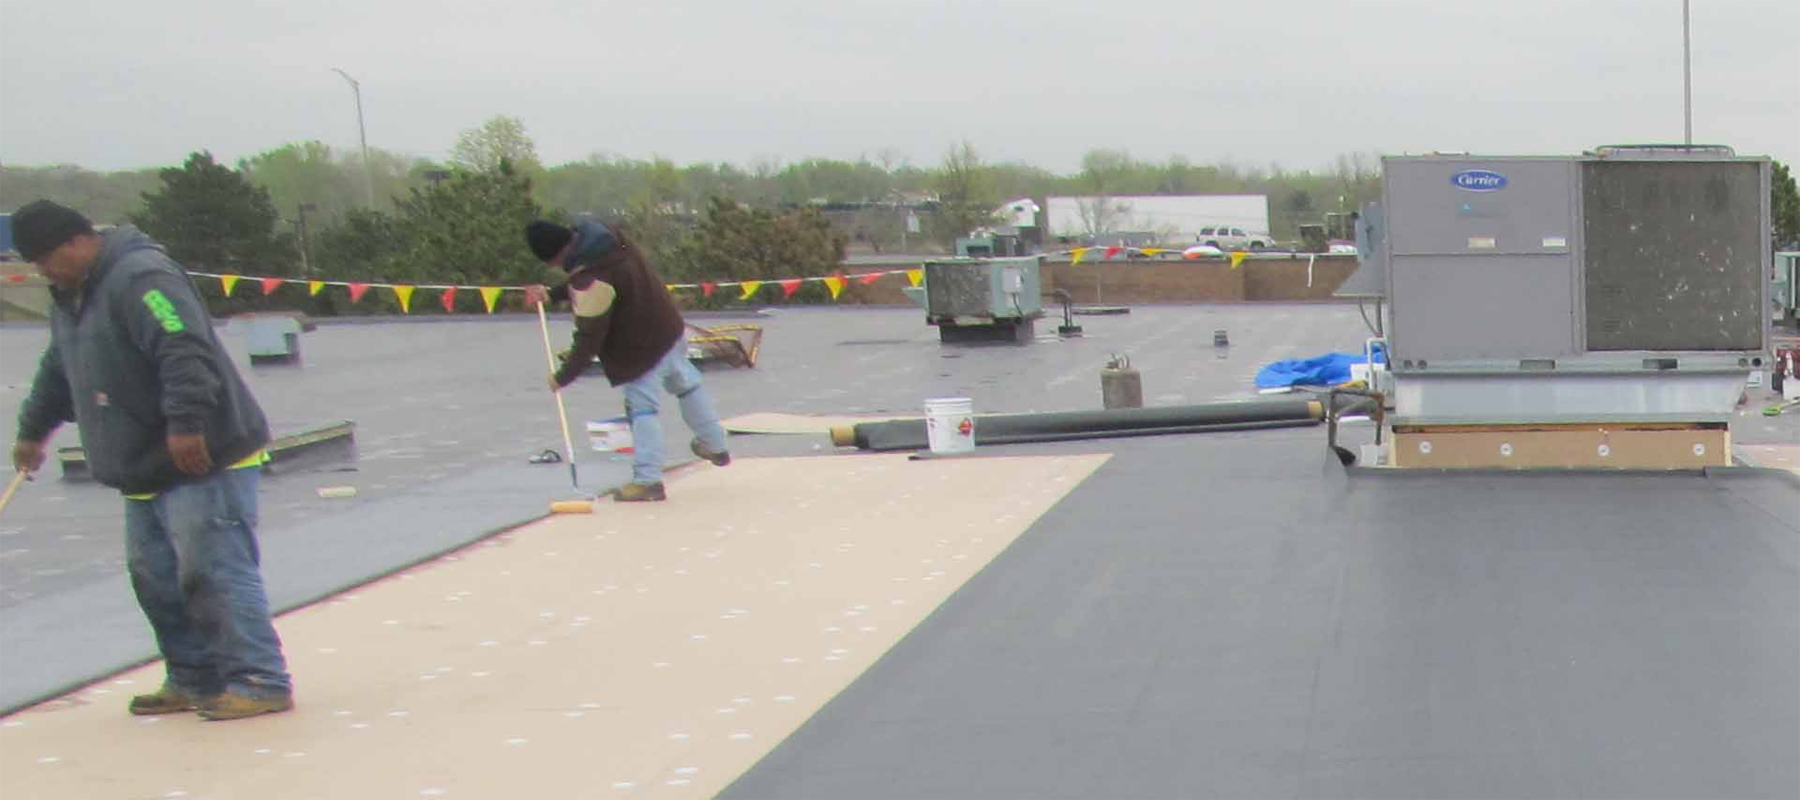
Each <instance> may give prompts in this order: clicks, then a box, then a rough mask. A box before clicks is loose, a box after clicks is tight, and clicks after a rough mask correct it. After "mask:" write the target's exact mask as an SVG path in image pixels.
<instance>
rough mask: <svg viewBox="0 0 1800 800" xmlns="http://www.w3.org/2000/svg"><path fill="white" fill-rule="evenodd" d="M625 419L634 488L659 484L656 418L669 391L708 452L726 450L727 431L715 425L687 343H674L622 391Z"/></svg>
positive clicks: (660, 438) (714, 415)
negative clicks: (632, 452)
mask: <svg viewBox="0 0 1800 800" xmlns="http://www.w3.org/2000/svg"><path fill="white" fill-rule="evenodd" d="M624 389H625V416H626V417H627V418H628V419H630V420H631V443H632V446H633V447H634V448H635V454H634V455H633V457H632V460H631V482H632V483H656V482H658V481H661V480H662V470H663V458H664V457H665V456H666V455H667V454H666V453H664V452H663V431H662V420H661V419H659V418H658V417H657V412H658V411H659V409H660V408H661V407H662V391H663V390H665V389H666V390H668V392H669V394H672V395H675V397H676V399H677V400H678V401H680V404H681V419H682V421H683V422H686V423H687V426H688V429H689V430H692V431H693V432H694V435H695V436H698V437H699V438H700V442H701V443H702V444H704V445H706V447H707V449H709V450H716V451H723V450H724V449H725V428H724V426H722V425H720V424H719V412H718V411H715V410H714V409H713V402H712V395H710V394H708V393H707V391H706V387H705V386H704V385H702V384H701V383H700V370H698V369H695V368H694V365H693V364H692V363H689V362H688V359H687V337H685V336H683V337H682V338H680V339H677V340H675V346H674V347H671V348H669V352H667V353H664V354H663V357H662V360H661V361H658V362H656V366H654V367H651V368H650V371H649V372H646V373H644V374H642V375H639V376H638V378H637V380H634V381H632V382H630V383H627V384H625V385H624Z"/></svg>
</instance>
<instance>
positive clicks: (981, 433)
mask: <svg viewBox="0 0 1800 800" xmlns="http://www.w3.org/2000/svg"><path fill="white" fill-rule="evenodd" d="M1324 418H1325V407H1324V404H1323V403H1321V402H1319V401H1318V400H1291V399H1283V400H1251V401H1246V402H1238V403H1209V404H1204V405H1188V406H1159V407H1152V408H1115V409H1108V410H1105V411H1059V412H1049V413H1040V414H994V415H988V416H978V417H976V418H975V444H976V445H977V446H979V445H987V444H1016V443H1021V442H1038V441H1065V440H1069V439H1104V438H1110V437H1116V436H1148V435H1157V434H1165V433H1199V432H1204V431H1208V430H1241V429H1243V427H1244V426H1252V427H1287V426H1300V425H1316V424H1318V423H1319V422H1320V421H1322V420H1323V419H1324ZM831 439H832V442H833V443H834V444H837V445H839V446H846V447H847V446H855V447H859V448H862V449H864V450H876V451H882V450H917V449H921V448H924V447H926V446H927V445H928V443H929V442H928V441H927V438H926V435H925V421H924V420H923V419H901V420H890V421H887V422H865V423H862V424H859V425H854V426H852V425H843V426H839V427H836V428H833V429H832V431H831Z"/></svg>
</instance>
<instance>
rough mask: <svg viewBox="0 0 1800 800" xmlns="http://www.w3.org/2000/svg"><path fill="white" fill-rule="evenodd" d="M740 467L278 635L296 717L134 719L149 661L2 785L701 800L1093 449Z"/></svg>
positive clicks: (933, 602)
mask: <svg viewBox="0 0 1800 800" xmlns="http://www.w3.org/2000/svg"><path fill="white" fill-rule="evenodd" d="M1106 459H1107V456H1104V455H1072V456H1055V457H1026V458H964V459H933V460H925V461H909V460H908V459H907V458H906V457H905V456H865V457H858V458H845V459H818V458H810V459H744V460H741V461H739V462H736V463H734V464H733V465H732V466H731V467H730V468H729V469H727V470H705V471H698V472H693V473H688V474H684V475H680V476H678V477H675V478H673V479H671V482H670V495H671V500H670V501H669V502H667V503H660V504H644V505H619V504H612V503H609V502H601V503H599V504H597V506H596V513H595V514H593V515H591V516H590V515H565V516H556V517H551V518H549V519H546V520H543V521H541V522H538V523H535V524H532V525H527V526H525V527H521V528H518V529H515V530H513V531H510V532H507V533H505V534H502V535H499V536H496V537H493V538H491V539H488V540H486V541H483V542H481V543H479V544H477V545H475V546H472V547H470V548H467V549H464V550H462V551H459V552H457V553H453V554H451V555H447V556H444V557H442V558H439V559H436V560H434V561H431V562H427V563H425V564H422V565H420V566H418V567H414V568H412V569H409V570H406V571H404V572H401V573H399V574H397V575H394V576H392V577H390V578H387V579H384V580H381V581H379V582H376V583H373V584H370V585H366V586H364V587H361V588H358V589H355V590H352V591H350V592H347V593H345V594H343V595H340V596H338V597H336V598H334V599H332V600H330V601H327V602H324V603H320V604H317V605H313V606H310V607H307V608H303V609H300V610H297V611H295V612H292V613H290V614H287V615H284V616H282V617H281V618H280V620H279V621H278V627H279V629H280V631H281V633H282V636H283V638H284V640H285V643H286V649H287V653H288V656H289V658H290V660H291V661H292V669H293V673H294V675H295V680H296V683H297V685H298V692H297V699H298V707H297V708H296V710H295V711H293V712H291V713H288V714H282V715H275V716H270V717H262V718H257V719H252V720H246V721H240V722H230V723H203V722H200V721H198V720H197V719H196V718H194V717H193V716H191V715H185V714H184V715H175V716H170V717H162V718H158V717H149V718H136V717H131V716H129V715H127V714H126V713H125V711H124V707H123V706H124V703H125V700H126V698H127V697H128V696H129V695H130V694H133V693H135V692H139V691H148V690H150V689H153V688H154V687H155V686H156V685H157V684H158V682H159V681H160V679H161V665H160V664H153V665H150V666H147V667H143V668H139V669H136V670H131V671H128V672H125V673H122V674H120V675H117V676H113V677H111V678H109V679H107V680H105V681H102V682H101V683H98V684H95V685H93V686H90V687H88V688H87V689H85V690H83V691H80V692H76V693H74V694H72V695H69V696H67V697H65V698H63V699H59V700H55V701H51V702H49V703H45V704H42V705H40V706H36V707H33V708H31V709H27V710H26V711H23V712H20V713H18V714H15V715H12V716H11V717H8V718H6V719H5V720H4V721H0V797H8V798H10V797H21V798H23V797H30V798H61V797H69V798H87V797H101V796H105V797H182V796H185V797H209V798H230V797H256V798H283V797H296V798H302V797H304V798H316V797H420V796H425V797H433V796H443V797H452V798H454V797H566V796H577V795H579V796H608V797H612V796H618V797H708V796H711V795H713V794H714V793H716V792H717V791H718V790H719V789H721V788H723V787H724V786H725V785H727V784H728V783H730V781H732V780H733V779H735V778H736V777H737V776H738V775H739V774H741V773H742V772H743V771H744V770H746V769H748V768H749V767H750V766H751V765H753V764H754V763H755V762H756V761H757V760H758V759H759V758H760V757H761V756H762V755H763V754H765V753H766V752H768V751H769V750H770V749H771V748H773V747H774V746H775V745H776V744H777V743H779V742H780V741H781V740H782V739H783V738H785V737H786V736H787V735H788V734H789V733H791V732H792V731H793V730H795V729H796V728H798V727H799V726H800V725H801V724H802V723H803V722H804V721H805V720H806V719H807V718H809V717H810V716H811V715H812V714H813V712H814V711H816V710H817V709H818V708H819V707H820V706H822V705H823V704H824V703H825V702H826V701H827V700H829V699H830V698H831V697H832V696H834V695H835V694H837V693H838V692H839V691H840V690H841V689H843V688H844V687H845V686H847V685H848V684H849V683H850V682H851V681H852V680H854V679H855V678H856V677H857V676H858V675H859V674H861V673H862V672H863V671H864V670H865V669H866V668H867V667H868V666H869V665H871V664H873V663H874V662H875V660H876V659H878V658H879V657H880V656H881V654H882V653H884V652H886V651H887V649H888V648H890V647H891V646H892V645H893V644H894V643H896V642H898V641H899V640H900V639H901V637H903V636H905V635H906V633H907V631H909V630H910V629H911V628H912V627H913V626H915V625H916V624H917V623H918V622H919V621H920V620H922V619H924V618H925V617H926V616H927V615H928V614H929V613H930V612H931V611H932V610H933V609H934V608H936V607H937V606H938V605H939V604H940V603H941V602H943V601H944V600H945V599H946V598H947V597H949V596H950V594H951V593H952V592H954V591H955V590H956V589H957V588H958V587H959V586H961V585H962V583H963V582H964V581H966V580H967V579H968V578H969V577H971V576H973V575H974V574H975V573H976V572H978V571H980V570H981V569H982V568H983V567H984V566H985V565H986V564H987V563H988V562H989V561H990V560H991V559H993V558H994V557H995V556H996V555H997V554H999V553H1000V552H1001V551H1002V550H1004V549H1005V548H1006V547H1007V546H1008V545H1009V544H1010V543H1011V542H1012V541H1013V540H1014V539H1015V538H1016V537H1017V536H1018V535H1019V534H1020V533H1022V532H1023V531H1025V530H1026V529H1027V528H1028V527H1029V526H1030V525H1031V524H1032V522H1033V521H1034V520H1036V519H1038V518H1039V517H1041V516H1042V515H1043V514H1044V513H1046V512H1047V511H1048V510H1049V509H1050V508H1051V507H1052V506H1053V505H1054V504H1055V503H1056V502H1057V501H1058V500H1060V499H1061V498H1062V497H1063V496H1064V495H1065V494H1067V493H1068V492H1069V491H1070V490H1072V489H1073V488H1074V487H1075V486H1077V485H1078V484H1080V483H1081V482H1082V481H1083V480H1084V479H1085V478H1086V477H1087V476H1088V475H1089V474H1091V473H1092V472H1093V471H1094V470H1095V469H1097V468H1098V467H1099V466H1100V464H1102V463H1104V462H1105V461H1106Z"/></svg>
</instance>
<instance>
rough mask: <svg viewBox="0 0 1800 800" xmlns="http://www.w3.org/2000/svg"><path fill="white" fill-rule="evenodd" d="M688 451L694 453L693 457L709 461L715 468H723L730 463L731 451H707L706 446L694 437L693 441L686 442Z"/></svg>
mask: <svg viewBox="0 0 1800 800" xmlns="http://www.w3.org/2000/svg"><path fill="white" fill-rule="evenodd" d="M688 449H689V450H692V451H694V455H697V456H699V457H701V458H704V459H706V460H707V461H711V462H712V463H713V466H715V467H723V466H725V465H726V464H730V463H731V451H729V450H710V449H707V447H706V445H705V444H703V443H702V442H701V441H700V439H699V438H698V437H695V439H694V440H693V441H691V442H688Z"/></svg>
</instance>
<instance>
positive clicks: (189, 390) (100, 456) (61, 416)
mask: <svg viewBox="0 0 1800 800" xmlns="http://www.w3.org/2000/svg"><path fill="white" fill-rule="evenodd" d="M101 239H102V246H101V250H100V257H99V260H98V261H97V262H96V263H95V265H94V269H93V271H92V272H90V273H89V274H88V276H87V279H86V280H85V281H84V282H83V283H82V284H81V286H80V287H78V288H76V289H73V290H70V291H63V290H60V289H54V288H53V289H51V290H50V296H51V299H53V300H54V301H55V302H53V303H52V304H51V307H50V346H49V347H48V348H47V349H45V351H44V356H43V359H42V360H41V361H40V362H39V363H38V372H37V378H36V379H35V380H33V381H32V384H31V394H30V395H29V396H28V397H26V398H25V404H24V406H22V407H21V408H20V409H19V439H20V440H22V441H35V442H41V441H44V440H46V439H48V438H49V436H50V433H51V432H52V431H54V430H55V429H56V427H57V426H58V425H60V424H62V423H64V422H74V423H77V424H78V425H80V426H81V447H82V450H83V451H84V453H85V456H86V458H87V462H88V468H89V470H90V471H92V473H93V475H94V479H95V480H98V481H99V482H101V483H103V484H106V485H107V486H112V487H115V488H118V489H120V490H123V491H124V492H126V493H127V494H138V493H150V492H160V491H162V490H164V489H167V488H169V487H171V486H174V485H175V484H178V483H181V482H183V481H187V480H192V479H193V478H191V477H190V476H188V475H185V474H183V473H182V472H181V471H180V470H179V469H177V468H176V467H175V463H174V460H173V459H172V458H171V457H170V455H169V449H168V445H167V443H166V441H165V440H166V438H167V437H168V435H169V434H170V433H184V434H192V433H200V434H205V436H206V445H207V450H208V451H210V453H211V455H212V461H213V469H214V471H215V472H216V471H218V470H223V469H226V468H228V467H229V466H231V465H232V464H234V463H236V462H239V461H242V460H244V459H245V458H247V457H249V456H250V455H252V454H254V453H255V452H256V451H257V450H259V449H261V448H262V447H263V446H264V445H266V444H268V442H269V425H268V422H267V421H266V420H265V419H264V417H263V412H262V409H261V408H260V407H258V406H257V404H256V399H255V398H254V397H252V396H251V395H250V389H249V387H247V386H245V385H244V381H243V379H242V378H241V377H239V375H238V373H237V368H236V367H235V366H233V365H232V363H231V357H230V356H229V355H227V354H226V352H225V348H224V347H222V346H221V345H220V344H219V339H218V336H217V335H215V334H214V333H213V328H212V320H211V317H210V316H209V315H208V314H207V311H206V305H205V304H204V303H202V302H201V300H200V296H199V293H198V292H196V291H195V290H194V285H193V283H192V282H190V281H189V280H188V277H187V275H186V273H184V272H182V269H181V267H180V265H178V264H176V263H175V262H174V261H173V260H171V259H170V258H169V257H168V255H166V254H165V253H164V252H163V248H162V246H161V245H158V244H157V243H155V242H154V241H151V239H150V237H148V236H145V235H144V234H143V233H141V232H139V231H138V230H137V229H136V228H133V227H130V226H122V227H117V228H112V229H110V230H107V231H105V232H104V233H102V234H101Z"/></svg>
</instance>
